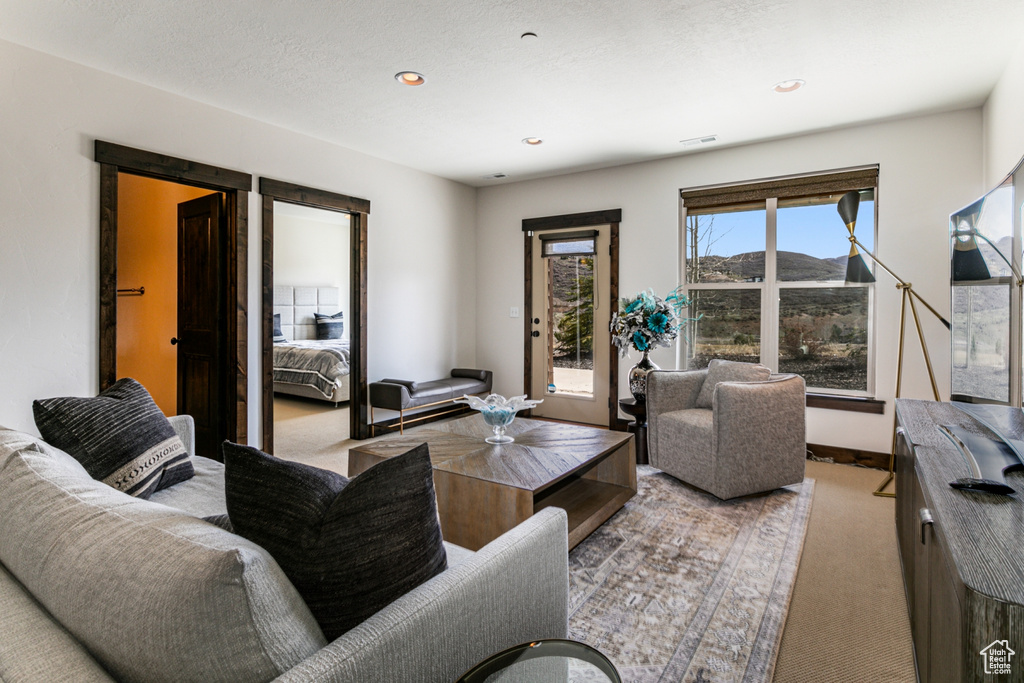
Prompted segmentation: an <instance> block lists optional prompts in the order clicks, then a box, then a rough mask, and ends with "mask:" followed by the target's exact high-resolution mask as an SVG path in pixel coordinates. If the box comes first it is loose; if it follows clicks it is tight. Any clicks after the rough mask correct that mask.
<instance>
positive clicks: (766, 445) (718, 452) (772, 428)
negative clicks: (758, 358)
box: [647, 360, 807, 499]
mask: <svg viewBox="0 0 1024 683" xmlns="http://www.w3.org/2000/svg"><path fill="white" fill-rule="evenodd" d="M804 405H805V398H804V380H803V378H802V377H800V376H799V375H773V374H771V371H770V370H769V369H768V368H766V367H764V366H763V365H756V364H753V363H733V362H729V361H721V360H713V361H711V365H710V366H709V367H708V368H707V369H704V370H690V371H662V370H656V371H654V372H651V373H650V374H649V375H647V420H648V433H647V434H648V445H649V449H648V450H649V452H650V459H651V464H652V465H654V466H655V467H657V468H658V469H660V470H661V471H663V472H665V473H667V474H671V475H672V476H673V477H676V478H677V479H680V480H682V481H684V482H686V483H688V484H692V485H693V486H696V487H698V488H701V489H704V490H705V491H708V492H709V493H712V494H714V495H715V496H717V497H719V498H722V499H726V498H735V497H737V496H744V495H747V494H750V493H758V492H761V491H770V490H772V489H776V488H778V487H780V486H786V485H788V484H797V483H800V482H801V481H803V478H804V462H805V459H806V448H807V446H806V432H805V427H804V424H805V421H804V414H805V409H804Z"/></svg>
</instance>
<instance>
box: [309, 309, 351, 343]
mask: <svg viewBox="0 0 1024 683" xmlns="http://www.w3.org/2000/svg"><path fill="white" fill-rule="evenodd" d="M344 316H345V313H344V312H343V311H338V312H337V313H335V314H334V315H327V314H326V313H314V314H313V318H315V319H316V338H317V339H321V340H322V339H341V335H342V333H343V332H344V331H345V321H344V320H342V318H343V317H344Z"/></svg>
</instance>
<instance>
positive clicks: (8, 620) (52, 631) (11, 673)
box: [0, 565, 114, 683]
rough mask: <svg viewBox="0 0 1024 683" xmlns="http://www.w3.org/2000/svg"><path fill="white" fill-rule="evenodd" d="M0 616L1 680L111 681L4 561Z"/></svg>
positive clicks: (1, 580) (79, 682) (77, 682)
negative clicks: (10, 570) (16, 577)
mask: <svg viewBox="0 0 1024 683" xmlns="http://www.w3.org/2000/svg"><path fill="white" fill-rule="evenodd" d="M0 619H2V622H0V681H74V682H75V683H99V682H100V681H105V682H108V683H112V682H113V680H114V679H113V678H111V677H110V675H109V674H108V673H107V672H106V671H104V670H103V667H102V666H100V665H99V664H98V663H97V662H96V660H95V659H93V658H92V657H91V656H90V655H89V652H88V651H87V650H86V649H85V648H84V647H83V646H82V644H81V643H79V642H78V641H77V640H75V639H74V637H73V636H72V635H71V634H70V633H68V632H67V629H65V628H64V627H63V626H61V625H60V622H58V621H57V620H56V619H54V618H53V617H52V616H50V614H49V613H48V612H47V611H46V610H45V609H43V608H42V607H41V606H40V605H39V603H38V602H37V601H36V599H35V598H33V597H32V595H31V594H30V593H29V592H28V591H27V590H25V587H24V586H22V585H21V583H19V582H18V580H17V579H15V578H14V577H13V576H11V575H10V573H8V571H7V570H6V569H4V567H3V565H0Z"/></svg>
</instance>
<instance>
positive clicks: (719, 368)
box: [695, 358, 772, 409]
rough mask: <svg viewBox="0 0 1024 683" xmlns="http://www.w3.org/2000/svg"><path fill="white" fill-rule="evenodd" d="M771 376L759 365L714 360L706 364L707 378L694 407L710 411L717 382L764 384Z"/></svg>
mask: <svg viewBox="0 0 1024 683" xmlns="http://www.w3.org/2000/svg"><path fill="white" fill-rule="evenodd" d="M771 374H772V371H771V369H769V368H767V367H765V366H764V365H761V364H760V363H739V362H737V361H731V360H722V359H721V358H715V359H714V360H712V361H711V362H710V363H709V364H708V376H707V378H706V379H705V380H704V384H703V386H701V388H700V394H699V395H698V396H697V402H696V404H695V405H696V407H698V408H707V409H710V408H711V407H712V405H713V401H714V398H715V387H716V386H718V383H719V382H764V381H765V380H767V379H768V378H769V377H771Z"/></svg>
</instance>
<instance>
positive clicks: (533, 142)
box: [523, 138, 544, 145]
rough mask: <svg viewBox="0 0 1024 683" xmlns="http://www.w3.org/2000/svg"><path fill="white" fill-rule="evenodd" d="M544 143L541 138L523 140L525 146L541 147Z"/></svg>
mask: <svg viewBox="0 0 1024 683" xmlns="http://www.w3.org/2000/svg"><path fill="white" fill-rule="evenodd" d="M542 142H544V141H543V140H541V139H540V138H523V144H524V145H539V144H540V143H542Z"/></svg>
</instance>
